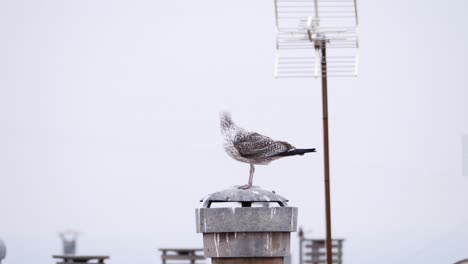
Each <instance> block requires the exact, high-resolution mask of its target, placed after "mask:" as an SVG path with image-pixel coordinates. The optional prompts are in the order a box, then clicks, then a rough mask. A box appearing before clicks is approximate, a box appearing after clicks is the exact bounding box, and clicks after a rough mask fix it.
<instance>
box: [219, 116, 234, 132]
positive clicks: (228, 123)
mask: <svg viewBox="0 0 468 264" xmlns="http://www.w3.org/2000/svg"><path fill="white" fill-rule="evenodd" d="M219 116H220V118H221V131H225V130H227V129H229V128H232V126H233V125H234V122H232V119H231V114H230V113H229V112H226V111H222V112H221V113H220V114H219Z"/></svg>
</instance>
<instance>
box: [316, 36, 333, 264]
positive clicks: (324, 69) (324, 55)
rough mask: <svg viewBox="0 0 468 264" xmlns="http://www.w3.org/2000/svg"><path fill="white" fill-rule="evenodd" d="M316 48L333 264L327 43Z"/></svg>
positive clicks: (329, 260) (329, 257) (330, 260)
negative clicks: (319, 69) (319, 68)
mask: <svg viewBox="0 0 468 264" xmlns="http://www.w3.org/2000/svg"><path fill="white" fill-rule="evenodd" d="M317 46H319V47H316V48H319V49H320V51H321V58H320V61H321V62H320V64H321V71H322V116H323V149H324V152H323V156H324V159H323V160H324V174H325V179H324V182H325V223H326V248H327V264H332V263H333V258H332V234H331V232H332V231H331V206H330V204H331V201H330V148H329V143H328V81H327V47H326V46H327V43H326V40H322V41H320V42H319V43H317Z"/></svg>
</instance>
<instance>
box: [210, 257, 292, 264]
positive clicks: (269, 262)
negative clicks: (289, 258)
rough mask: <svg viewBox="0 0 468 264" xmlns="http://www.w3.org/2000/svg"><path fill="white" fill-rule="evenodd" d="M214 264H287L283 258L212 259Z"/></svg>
mask: <svg viewBox="0 0 468 264" xmlns="http://www.w3.org/2000/svg"><path fill="white" fill-rule="evenodd" d="M211 263H212V264H286V263H284V262H283V258H212V259H211Z"/></svg>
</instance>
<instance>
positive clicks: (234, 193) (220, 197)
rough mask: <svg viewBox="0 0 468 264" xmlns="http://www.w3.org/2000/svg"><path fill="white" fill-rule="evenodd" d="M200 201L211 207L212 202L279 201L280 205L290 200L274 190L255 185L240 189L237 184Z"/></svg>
mask: <svg viewBox="0 0 468 264" xmlns="http://www.w3.org/2000/svg"><path fill="white" fill-rule="evenodd" d="M200 202H203V207H204V208H209V207H210V206H211V203H223V202H253V203H258V202H263V203H265V202H267V203H278V204H279V205H280V206H287V205H288V204H287V202H288V200H287V199H286V198H284V197H282V196H280V195H278V194H276V193H275V192H273V191H267V190H263V189H262V188H260V187H258V186H253V187H251V188H249V189H247V190H242V189H238V188H237V187H236V186H234V187H231V188H229V189H225V190H222V191H219V192H215V193H213V194H210V195H208V196H207V197H205V198H204V199H202V200H201V201H200Z"/></svg>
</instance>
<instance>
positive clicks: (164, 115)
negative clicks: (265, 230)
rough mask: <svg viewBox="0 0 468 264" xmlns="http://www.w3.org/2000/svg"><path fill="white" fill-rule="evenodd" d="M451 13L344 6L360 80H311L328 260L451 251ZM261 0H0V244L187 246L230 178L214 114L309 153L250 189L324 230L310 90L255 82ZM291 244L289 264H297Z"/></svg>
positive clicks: (12, 259) (139, 254) (464, 43)
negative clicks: (327, 152)
mask: <svg viewBox="0 0 468 264" xmlns="http://www.w3.org/2000/svg"><path fill="white" fill-rule="evenodd" d="M467 10H468V2H467V1H466V0H447V1H435V0H429V1H428V0H425V1H423V0H415V1H407V0H393V1H369V0H362V1H358V11H359V16H360V17H359V18H360V24H361V27H360V43H361V56H360V62H361V64H360V74H359V77H357V78H346V79H343V78H342V79H332V80H330V81H329V88H330V91H329V102H330V103H329V109H330V142H331V143H330V144H331V173H332V176H331V177H332V179H331V186H332V217H333V235H334V236H335V237H340V238H345V239H346V242H345V245H344V259H345V262H346V263H347V264H361V263H381V264H393V263H402V264H410V263H411V264H413V263H427V264H440V263H453V262H455V261H457V260H460V259H462V258H468V203H467V201H468V191H467V190H468V176H463V175H462V167H463V166H462V136H463V135H464V134H468V103H467V99H468V90H467V74H468V72H467V66H466V62H467V59H468V52H467V51H466V48H467V47H468V33H467V31H466V28H465V27H466V25H468V16H467V15H466V11H467ZM274 56H275V27H274V6H273V1H272V0H268V1H264V0H262V1H260V0H236V1H231V0H200V1H193V0H177V1H161V0H133V1H123V0H112V1H111V0H55V1H52V0H14V1H13V0H3V1H0V188H1V189H0V237H1V238H3V240H4V241H5V243H6V244H7V247H8V256H7V259H6V260H5V262H4V263H6V264H25V263H36V264H46V263H53V262H55V261H54V260H52V259H51V255H52V254H55V253H59V252H60V250H61V249H60V241H59V239H58V236H57V232H58V231H59V230H63V229H65V228H75V229H78V230H79V231H81V232H82V236H81V237H80V240H79V245H78V252H79V253H81V254H110V255H111V260H110V261H109V263H112V264H127V263H131V262H134V263H137V262H138V263H142V264H145V263H147V264H149V263H159V252H158V251H157V248H158V247H192V246H195V247H200V246H201V245H202V241H201V235H200V234H196V233H195V224H194V221H195V219H194V209H195V208H196V207H198V206H200V204H199V202H198V201H199V199H200V198H202V197H203V196H205V195H206V194H208V193H211V192H214V191H217V190H220V189H224V188H226V187H229V186H232V185H234V184H245V183H246V181H247V179H248V171H249V168H248V165H246V164H242V163H239V162H236V161H234V160H232V159H231V158H230V157H229V156H227V155H226V153H225V152H224V150H223V149H222V144H221V136H220V130H219V121H218V118H219V116H218V113H219V111H220V110H223V109H227V110H230V111H231V112H232V116H233V119H234V121H236V122H237V123H238V124H239V125H240V126H243V127H245V128H248V129H251V130H254V131H257V132H260V133H263V134H266V135H269V136H271V137H273V138H275V139H281V140H286V141H289V142H290V143H292V144H293V145H295V146H297V147H316V148H317V149H318V153H317V154H310V155H306V156H303V157H292V158H288V159H284V160H280V161H276V162H274V163H272V164H271V165H269V166H258V167H257V170H256V176H255V179H254V183H255V184H256V185H259V186H261V187H263V188H265V189H270V190H275V191H276V192H277V193H278V194H280V195H282V196H285V197H287V198H289V200H290V205H293V206H297V207H299V225H300V226H302V227H303V228H304V229H305V230H306V231H307V236H310V237H315V238H320V237H323V236H324V233H325V232H324V229H325V225H324V199H323V196H324V195H323V157H322V153H323V152H322V149H323V148H322V126H321V125H322V119H321V97H320V96H321V93H320V91H321V90H320V89H321V88H320V80H318V79H295V80H291V79H284V80H283V79H281V80H275V79H274V78H273V69H274V59H275V57H274ZM296 240H297V237H296V235H293V248H292V250H293V254H294V256H293V258H294V260H293V261H294V263H297V261H298V258H297V243H296V242H297V241H296Z"/></svg>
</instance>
